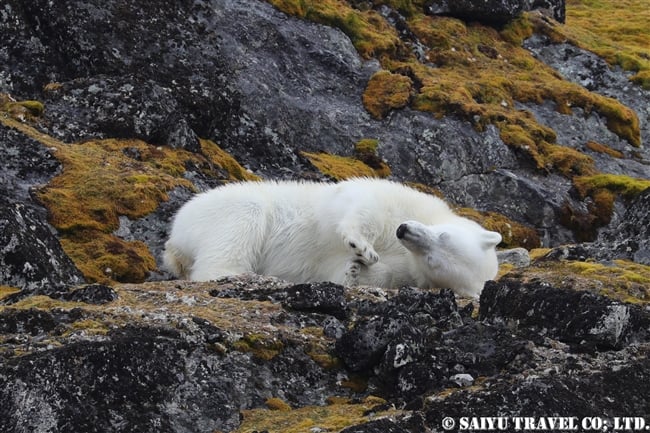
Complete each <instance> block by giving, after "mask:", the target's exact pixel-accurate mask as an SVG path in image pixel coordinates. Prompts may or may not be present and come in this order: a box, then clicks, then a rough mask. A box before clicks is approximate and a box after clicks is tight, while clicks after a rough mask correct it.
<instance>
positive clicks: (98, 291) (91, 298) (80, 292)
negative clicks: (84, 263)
mask: <svg viewBox="0 0 650 433" xmlns="http://www.w3.org/2000/svg"><path fill="white" fill-rule="evenodd" d="M61 298H62V299H64V300H66V301H74V302H85V303H87V304H95V305H103V304H107V303H109V302H113V301H114V300H116V299H117V298H118V294H117V292H116V291H115V290H114V289H113V288H112V287H109V286H105V285H103V284H89V285H87V286H85V287H82V288H80V289H76V290H73V291H71V292H69V293H65V294H63V295H62V296H61Z"/></svg>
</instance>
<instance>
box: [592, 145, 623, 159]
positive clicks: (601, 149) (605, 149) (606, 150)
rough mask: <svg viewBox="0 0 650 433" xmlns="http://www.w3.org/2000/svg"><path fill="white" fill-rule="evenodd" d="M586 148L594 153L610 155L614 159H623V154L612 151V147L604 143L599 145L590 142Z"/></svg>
mask: <svg viewBox="0 0 650 433" xmlns="http://www.w3.org/2000/svg"><path fill="white" fill-rule="evenodd" d="M585 147H586V148H587V149H589V150H591V151H593V152H597V153H603V154H605V155H609V156H611V157H612V158H618V159H620V158H623V153H621V152H619V151H618V150H615V149H612V148H611V147H609V146H607V145H605V144H602V143H598V142H595V141H588V142H587V143H586V144H585Z"/></svg>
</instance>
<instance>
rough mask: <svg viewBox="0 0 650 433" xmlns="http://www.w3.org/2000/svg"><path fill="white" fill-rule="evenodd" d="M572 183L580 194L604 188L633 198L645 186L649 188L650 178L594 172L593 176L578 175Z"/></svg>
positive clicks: (587, 193) (644, 188) (585, 194)
mask: <svg viewBox="0 0 650 433" xmlns="http://www.w3.org/2000/svg"><path fill="white" fill-rule="evenodd" d="M574 185H575V186H576V189H577V190H578V192H579V193H580V195H581V196H583V197H586V196H588V195H592V193H593V192H594V191H597V190H601V189H606V190H608V191H611V192H613V193H616V194H620V195H622V196H623V197H626V198H633V197H635V196H637V195H639V194H640V193H642V192H643V191H645V190H646V189H647V188H650V180H648V179H638V178H634V177H630V176H625V175H618V174H603V173H601V174H596V175H593V176H583V177H578V178H576V179H575V180H574Z"/></svg>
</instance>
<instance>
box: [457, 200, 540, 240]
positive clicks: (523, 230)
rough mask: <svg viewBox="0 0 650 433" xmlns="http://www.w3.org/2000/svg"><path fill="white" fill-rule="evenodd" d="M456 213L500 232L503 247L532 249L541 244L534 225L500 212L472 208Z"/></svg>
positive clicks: (458, 210) (488, 228)
mask: <svg viewBox="0 0 650 433" xmlns="http://www.w3.org/2000/svg"><path fill="white" fill-rule="evenodd" d="M456 213H458V215H461V216H464V217H465V218H469V219H471V220H473V221H476V222H477V223H479V224H481V225H482V226H483V227H485V228H486V229H487V230H492V231H495V232H498V233H500V234H501V237H502V238H503V241H502V242H501V244H500V245H501V247H504V248H515V247H523V248H526V249H532V248H538V247H539V246H540V245H541V239H540V237H539V235H538V233H537V231H536V230H535V229H534V228H533V227H528V226H526V225H524V224H520V223H517V222H515V221H512V220H510V219H509V218H507V217H505V216H503V215H501V214H499V213H496V212H479V211H476V210H474V209H470V208H461V209H457V210H456Z"/></svg>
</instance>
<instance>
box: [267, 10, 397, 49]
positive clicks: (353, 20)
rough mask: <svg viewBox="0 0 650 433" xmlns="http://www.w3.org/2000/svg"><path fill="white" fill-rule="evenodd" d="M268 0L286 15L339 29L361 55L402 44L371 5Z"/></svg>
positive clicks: (393, 30) (391, 28)
mask: <svg viewBox="0 0 650 433" xmlns="http://www.w3.org/2000/svg"><path fill="white" fill-rule="evenodd" d="M268 1H269V3H271V4H272V5H274V6H275V7H276V8H278V9H280V10H281V11H283V12H285V13H287V14H289V15H293V16H298V17H300V18H305V19H307V20H309V21H313V22H317V23H321V24H325V25H328V26H332V27H336V28H338V29H340V30H342V31H343V32H344V33H345V34H346V35H347V36H348V37H349V38H350V40H351V41H352V43H353V44H354V46H355V47H356V49H357V50H358V51H359V53H360V54H361V55H362V56H363V57H365V58H371V57H373V56H378V55H382V54H386V53H393V54H394V53H396V52H397V51H398V50H399V48H400V47H401V46H402V43H401V41H400V39H399V37H398V35H397V33H396V32H395V29H394V28H393V27H392V26H391V25H389V24H388V23H387V22H386V20H385V19H384V18H383V17H382V16H381V15H379V13H377V12H376V11H374V10H372V9H366V10H360V9H356V8H353V7H352V6H351V5H350V4H349V3H348V2H345V1H341V0H322V1H307V0H268Z"/></svg>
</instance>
